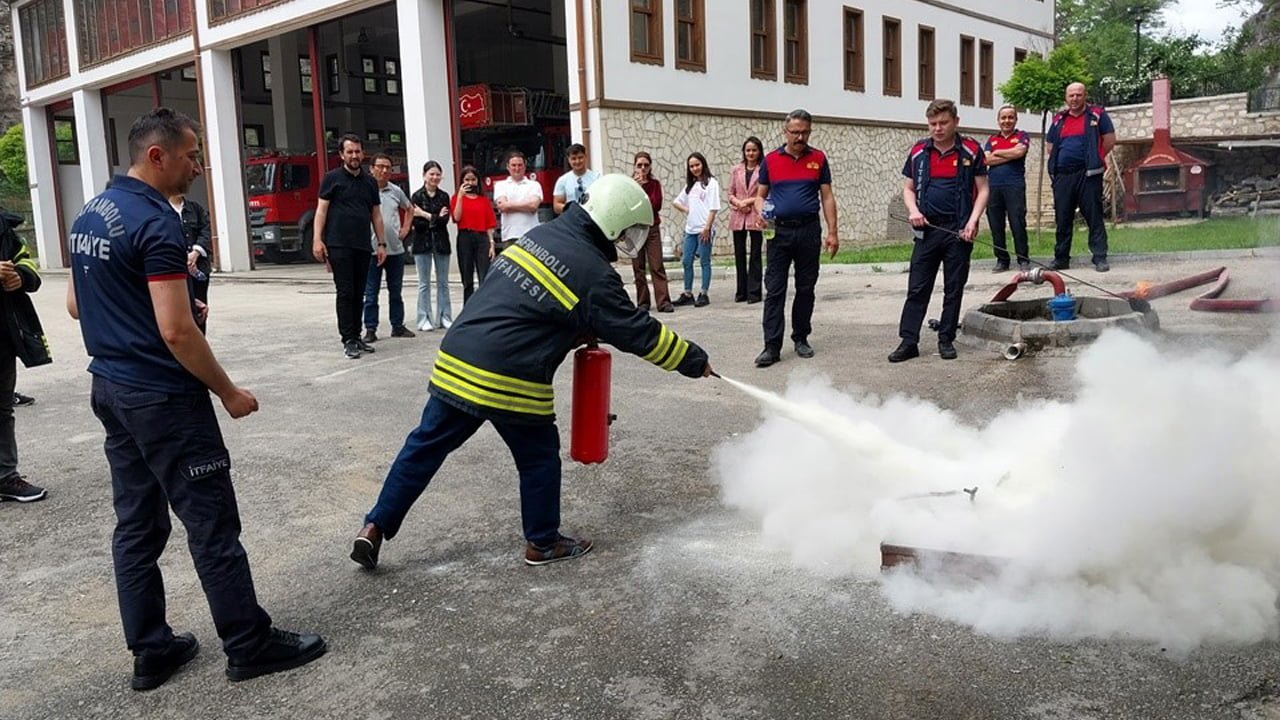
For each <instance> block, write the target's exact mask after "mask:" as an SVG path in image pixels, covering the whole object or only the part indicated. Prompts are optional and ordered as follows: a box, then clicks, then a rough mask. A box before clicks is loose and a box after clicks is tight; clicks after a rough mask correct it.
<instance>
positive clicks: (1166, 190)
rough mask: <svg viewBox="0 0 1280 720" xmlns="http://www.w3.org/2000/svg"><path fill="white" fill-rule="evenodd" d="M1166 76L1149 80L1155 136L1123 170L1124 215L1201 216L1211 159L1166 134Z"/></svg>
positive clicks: (1206, 200)
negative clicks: (1182, 147) (1177, 144)
mask: <svg viewBox="0 0 1280 720" xmlns="http://www.w3.org/2000/svg"><path fill="white" fill-rule="evenodd" d="M1169 93H1170V90H1169V78H1167V77H1165V76H1163V75H1161V76H1159V77H1157V78H1155V79H1154V80H1152V81H1151V119H1152V123H1151V124H1152V126H1153V127H1154V129H1155V137H1154V138H1153V139H1152V142H1151V150H1150V152H1148V153H1147V155H1146V157H1144V158H1142V159H1141V160H1139V161H1138V162H1137V163H1135V164H1134V165H1132V166H1130V167H1129V168H1128V169H1126V170H1125V171H1124V189H1125V193H1124V214H1125V217H1126V218H1129V219H1133V218H1140V217H1159V216H1179V215H1187V214H1191V213H1194V214H1195V215H1197V216H1199V217H1203V216H1204V211H1205V208H1206V207H1208V200H1209V191H1210V177H1211V168H1212V163H1208V162H1205V161H1204V160H1201V159H1200V158H1198V157H1196V156H1194V155H1191V154H1189V153H1185V152H1182V151H1181V150H1179V149H1177V148H1175V147H1174V146H1173V143H1172V142H1171V140H1170V135H1169V114H1170V94H1169Z"/></svg>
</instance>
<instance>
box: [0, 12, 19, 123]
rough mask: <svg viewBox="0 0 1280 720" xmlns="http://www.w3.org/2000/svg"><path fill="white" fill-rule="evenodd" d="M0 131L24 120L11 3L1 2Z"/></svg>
mask: <svg viewBox="0 0 1280 720" xmlns="http://www.w3.org/2000/svg"><path fill="white" fill-rule="evenodd" d="M0 12H3V13H4V15H5V19H4V20H3V21H0V132H4V131H5V130H6V129H8V127H9V126H10V125H16V124H18V123H20V122H22V103H21V101H20V100H19V98H18V93H19V88H18V67H17V52H16V51H15V50H14V47H13V36H14V33H13V24H12V23H10V22H9V20H8V18H9V17H10V12H9V3H7V2H0Z"/></svg>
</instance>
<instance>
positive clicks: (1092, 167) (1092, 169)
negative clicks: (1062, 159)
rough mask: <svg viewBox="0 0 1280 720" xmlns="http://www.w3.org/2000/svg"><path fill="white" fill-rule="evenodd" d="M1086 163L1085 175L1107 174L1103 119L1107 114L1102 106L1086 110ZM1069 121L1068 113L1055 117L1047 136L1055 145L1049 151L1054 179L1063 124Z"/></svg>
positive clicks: (1063, 111)
mask: <svg viewBox="0 0 1280 720" xmlns="http://www.w3.org/2000/svg"><path fill="white" fill-rule="evenodd" d="M1084 111H1085V114H1087V115H1088V117H1087V118H1085V123H1084V146H1085V147H1084V162H1085V173H1084V174H1085V175H1086V176H1087V177H1093V176H1094V175H1101V174H1103V173H1104V172H1106V167H1105V166H1104V165H1103V164H1102V129H1101V125H1102V117H1103V115H1104V114H1105V113H1106V111H1105V110H1103V109H1102V106H1101V105H1086V106H1085V108H1084ZM1066 119H1067V111H1066V110H1062V111H1060V112H1059V113H1058V114H1057V115H1054V116H1053V122H1051V123H1049V132H1048V133H1047V134H1046V136H1045V137H1046V138H1048V140H1049V142H1052V143H1053V149H1052V150H1050V151H1049V176H1050V177H1052V176H1053V175H1054V173H1055V172H1057V169H1058V150H1060V149H1061V148H1062V139H1061V137H1060V134H1061V132H1062V123H1063V122H1064V121H1066Z"/></svg>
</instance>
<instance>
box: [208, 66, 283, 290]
mask: <svg viewBox="0 0 1280 720" xmlns="http://www.w3.org/2000/svg"><path fill="white" fill-rule="evenodd" d="M200 72H201V75H202V77H203V78H204V82H202V83H201V87H202V88H203V90H204V121H205V125H206V127H205V137H206V138H207V139H208V147H206V148H205V152H206V153H207V154H208V158H207V159H206V162H205V165H206V167H208V168H209V175H208V176H207V177H206V178H205V182H206V184H207V185H208V188H209V199H210V201H211V203H212V205H213V208H212V209H213V211H214V212H215V213H216V214H217V215H216V220H217V222H216V224H215V227H216V229H217V236H216V237H215V241H216V244H217V246H218V262H219V267H220V268H221V269H222V270H223V272H239V271H242V270H248V269H250V262H251V256H252V255H251V249H250V237H249V212H248V208H247V206H246V204H245V189H244V161H243V159H242V158H241V156H240V126H239V123H238V121H237V119H236V92H237V91H236V83H235V80H234V78H233V76H232V73H231V51H229V50H204V51H202V52H201V53H200ZM272 73H273V75H274V68H273V70H272ZM272 80H273V82H274V77H273V78H272Z"/></svg>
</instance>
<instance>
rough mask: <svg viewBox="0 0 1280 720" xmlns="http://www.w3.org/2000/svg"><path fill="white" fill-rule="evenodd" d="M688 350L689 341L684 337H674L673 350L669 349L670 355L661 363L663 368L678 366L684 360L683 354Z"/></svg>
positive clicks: (670, 368)
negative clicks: (674, 344) (674, 345)
mask: <svg viewBox="0 0 1280 720" xmlns="http://www.w3.org/2000/svg"><path fill="white" fill-rule="evenodd" d="M688 352H689V341H687V340H685V339H684V338H676V347H675V350H673V351H671V357H669V358H667V361H666V362H664V363H662V365H661V367H662V369H663V370H675V369H676V368H678V367H680V363H682V362H684V356H685V355H686V354H688Z"/></svg>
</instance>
